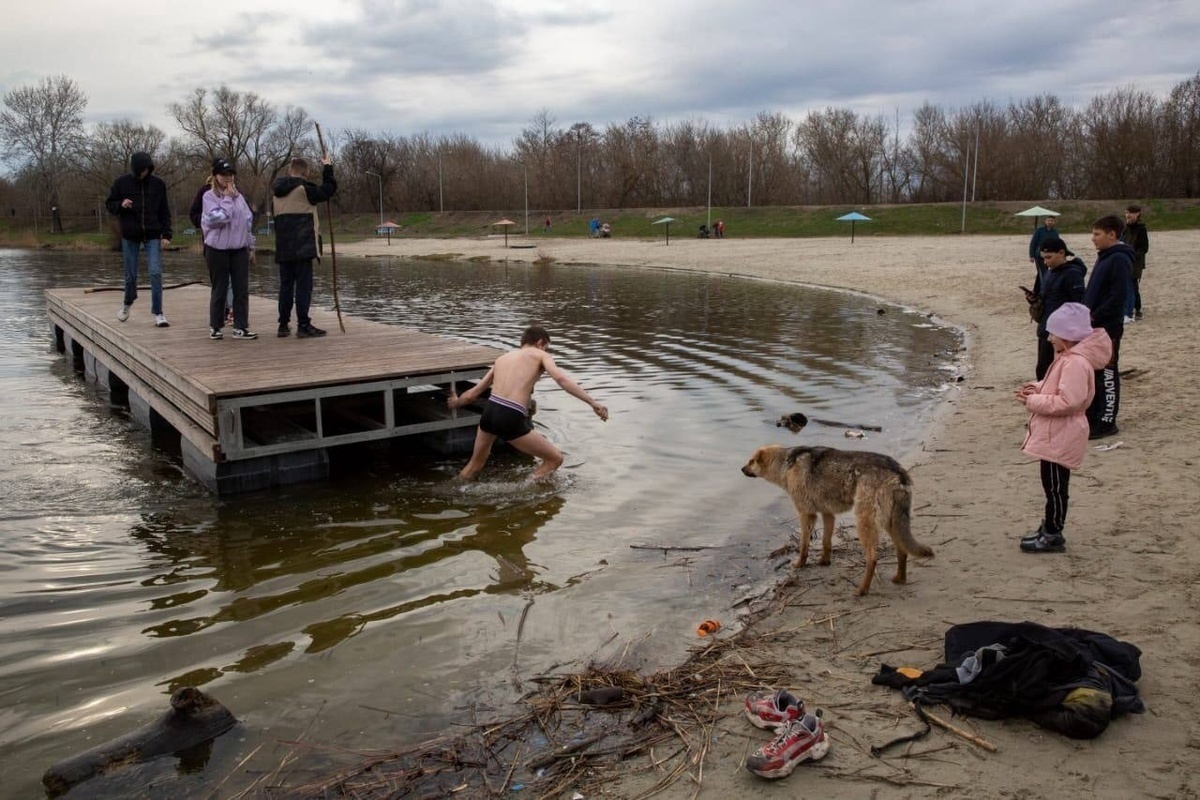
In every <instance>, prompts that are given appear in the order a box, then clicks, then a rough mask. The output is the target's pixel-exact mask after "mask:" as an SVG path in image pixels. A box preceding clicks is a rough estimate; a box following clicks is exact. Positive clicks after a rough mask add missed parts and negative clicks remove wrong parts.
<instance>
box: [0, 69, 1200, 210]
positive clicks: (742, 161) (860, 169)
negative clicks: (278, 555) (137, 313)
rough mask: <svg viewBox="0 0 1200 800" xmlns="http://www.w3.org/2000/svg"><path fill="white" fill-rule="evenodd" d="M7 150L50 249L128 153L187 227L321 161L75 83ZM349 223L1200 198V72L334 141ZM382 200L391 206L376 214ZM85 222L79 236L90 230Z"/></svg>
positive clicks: (210, 97)
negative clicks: (99, 112)
mask: <svg viewBox="0 0 1200 800" xmlns="http://www.w3.org/2000/svg"><path fill="white" fill-rule="evenodd" d="M3 103H4V110H3V112H2V113H0V145H2V146H3V148H4V150H3V152H4V157H5V159H6V161H7V163H8V164H9V166H10V175H9V177H8V178H7V179H4V180H3V182H0V204H2V205H0V208H3V209H4V210H5V211H6V212H7V213H6V214H5V216H9V217H14V218H18V219H21V220H24V221H26V222H27V221H28V220H29V218H31V217H35V218H40V219H42V220H44V222H43V224H47V225H49V226H51V227H53V228H54V229H56V230H62V228H63V224H64V220H68V221H69V222H70V225H71V227H72V228H79V227H81V226H84V225H87V224H100V225H102V224H103V221H102V217H103V214H102V211H101V210H100V208H99V203H100V201H101V200H102V199H103V197H104V196H105V195H106V194H107V191H108V188H109V185H110V184H111V182H112V180H113V178H114V177H115V176H116V175H118V174H120V173H122V172H124V171H127V170H128V164H129V157H130V155H131V154H132V153H134V152H136V151H138V150H144V151H147V152H150V153H151V154H153V155H154V157H155V161H156V164H157V165H158V169H157V174H159V175H160V176H161V177H163V178H164V179H165V180H166V181H167V183H168V185H169V186H171V187H172V199H173V203H174V205H175V206H176V211H177V212H179V213H182V212H183V211H184V210H185V207H186V205H187V204H188V203H189V202H190V199H191V196H192V194H193V192H194V191H195V189H196V188H197V187H198V186H199V185H200V183H201V182H202V181H203V180H204V179H205V178H206V177H207V175H208V171H209V165H210V164H211V161H212V159H213V158H215V157H218V156H222V157H227V158H232V159H234V161H235V162H236V163H237V165H238V169H239V175H238V180H239V184H240V185H241V186H242V188H243V190H244V191H245V192H246V194H247V195H248V196H249V197H250V198H252V200H253V202H254V205H255V206H256V207H257V209H258V210H259V211H260V212H261V211H265V210H266V208H267V206H268V202H269V187H270V185H271V183H272V182H273V181H274V179H275V178H276V177H277V176H278V175H279V174H280V173H281V172H282V170H283V169H284V168H285V166H286V164H287V162H288V160H290V159H291V158H292V157H293V156H295V155H304V156H307V157H309V158H310V159H316V158H319V155H320V153H319V149H318V146H317V141H316V136H315V129H314V123H313V120H312V119H310V118H309V116H308V114H307V113H306V112H305V110H304V109H302V108H296V107H291V106H288V107H279V106H276V105H274V104H272V103H270V102H269V101H267V100H266V99H264V98H262V97H260V96H259V95H257V94H255V93H254V92H239V91H236V90H233V89H231V88H229V87H228V86H220V87H217V88H215V89H204V88H197V89H195V90H193V91H192V92H191V93H190V94H188V95H187V96H186V97H184V98H182V99H181V100H180V101H178V102H174V103H171V104H170V105H169V106H168V111H169V113H170V116H171V118H172V119H173V120H174V122H175V123H176V125H177V130H176V132H175V133H174V135H170V136H169V135H168V134H167V133H166V132H164V131H162V130H161V129H159V128H157V127H156V126H153V125H145V124H142V123H138V122H134V121H132V120H120V121H116V122H105V123H100V124H97V125H95V126H93V127H91V128H90V129H88V128H87V127H86V126H85V124H84V121H83V117H84V112H85V111H86V108H87V96H86V95H85V94H84V93H83V91H82V90H81V89H80V88H79V86H78V85H77V84H76V83H75V82H74V81H73V80H72V79H71V78H69V77H67V76H62V75H60V76H55V77H51V78H46V79H43V80H42V81H41V82H39V83H37V84H33V85H29V86H24V87H20V88H17V89H14V90H12V91H9V92H8V93H6V94H5V95H4V98H3ZM324 133H325V138H326V143H327V145H329V147H330V149H331V150H332V151H333V153H334V158H335V169H336V171H337V175H338V181H339V183H340V186H341V189H340V191H339V193H338V195H337V198H336V205H337V206H338V207H339V209H340V210H342V211H347V212H358V213H364V212H371V211H378V210H380V201H381V199H382V206H383V209H386V211H387V213H395V212H399V211H404V212H421V211H430V212H436V211H480V210H489V209H491V210H501V209H509V210H511V209H520V208H522V207H523V206H524V205H525V204H526V202H528V205H529V208H531V209H535V210H539V211H540V210H547V211H565V210H571V209H575V208H581V209H596V208H605V209H625V208H637V207H654V208H666V207H673V206H703V205H707V204H709V203H710V202H711V204H712V205H714V206H745V205H754V206H763V205H789V206H790V205H812V204H824V205H835V204H843V205H868V204H880V203H906V202H914V203H929V202H945V201H954V200H960V199H962V198H963V196H964V193H966V194H967V195H968V196H969V197H971V198H972V199H978V200H994V201H998V200H1022V199H1028V200H1039V199H1051V200H1053V199H1059V198H1062V199H1081V200H1084V199H1102V198H1111V197H1134V198H1135V197H1160V198H1177V197H1185V198H1190V197H1195V196H1197V193H1200V72H1198V73H1197V74H1196V75H1195V76H1193V77H1191V78H1189V79H1187V80H1185V81H1182V82H1180V83H1179V84H1177V85H1176V86H1175V87H1173V88H1172V90H1171V92H1170V93H1169V94H1168V95H1167V96H1166V97H1160V96H1158V95H1155V94H1153V93H1151V92H1147V91H1142V90H1139V89H1137V88H1135V87H1132V86H1126V87H1119V88H1115V89H1113V90H1111V91H1109V92H1107V93H1106V94H1102V95H1098V96H1096V97H1094V98H1092V99H1091V101H1090V102H1088V103H1087V104H1086V105H1085V106H1084V107H1082V108H1070V107H1068V106H1066V105H1064V104H1063V103H1062V101H1061V100H1059V99H1058V98H1057V97H1055V96H1054V95H1052V94H1044V95H1039V96H1036V97H1031V98H1027V99H1024V100H1020V101H1013V102H1010V103H1009V104H1008V105H1005V106H1001V105H998V104H996V103H994V102H992V101H990V100H982V101H979V102H977V103H975V104H973V105H970V106H966V107H962V108H953V109H947V108H943V107H941V106H937V105H934V104H931V103H926V104H924V105H922V106H921V107H920V108H918V109H916V111H915V112H913V113H912V115H911V117H910V118H907V119H906V118H903V117H902V116H901V112H900V111H899V110H897V111H896V112H895V113H894V114H893V115H892V116H890V117H888V116H882V115H880V116H870V115H864V114H859V113H857V112H855V111H853V110H850V109H846V108H827V109H824V110H822V111H814V112H811V113H809V114H807V115H806V116H804V117H803V118H801V119H799V120H792V119H790V118H788V117H787V116H785V115H784V114H781V113H777V112H766V111H764V112H762V113H760V114H758V115H757V117H755V119H754V120H752V121H748V122H745V123H742V124H739V125H735V126H732V127H727V128H718V127H716V126H714V125H711V124H709V123H707V122H705V121H703V120H689V121H683V122H672V123H662V124H660V123H656V122H655V121H653V120H652V119H650V118H647V117H633V118H631V119H629V120H627V121H625V122H622V123H612V124H609V125H606V126H604V127H603V128H599V127H596V126H594V125H592V124H591V123H588V122H576V123H573V124H570V125H566V126H564V125H561V124H559V123H558V122H557V121H556V120H555V118H554V117H553V116H552V115H551V113H550V112H549V111H548V110H543V111H541V112H539V113H538V114H537V115H536V116H535V117H534V119H533V120H531V122H530V124H529V126H528V127H527V128H525V129H524V130H523V131H521V133H520V135H519V136H518V137H517V138H516V139H515V140H514V141H513V142H512V145H511V146H510V147H496V146H488V145H485V144H482V143H480V142H479V141H477V140H475V139H473V138H471V137H470V136H468V135H466V134H454V135H444V136H433V135H431V134H428V133H418V134H413V135H407V136H406V135H401V134H396V133H390V132H383V133H380V132H372V131H367V130H363V129H354V128H351V129H339V130H336V131H331V130H326V131H325V132H324ZM381 195H382V198H381ZM89 220H90V221H89Z"/></svg>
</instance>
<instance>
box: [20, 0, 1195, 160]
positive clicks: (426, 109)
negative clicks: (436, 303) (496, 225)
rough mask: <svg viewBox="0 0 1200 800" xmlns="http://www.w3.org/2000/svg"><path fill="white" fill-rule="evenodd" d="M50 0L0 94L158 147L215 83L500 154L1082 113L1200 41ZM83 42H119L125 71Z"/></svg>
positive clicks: (407, 3)
mask: <svg viewBox="0 0 1200 800" xmlns="http://www.w3.org/2000/svg"><path fill="white" fill-rule="evenodd" d="M152 1H153V0H126V2H127V5H128V9H127V10H128V11H129V13H130V14H136V13H138V12H139V9H140V8H141V6H142V4H143V3H145V4H148V3H149V2H152ZM64 2H73V3H78V6H77V8H78V12H77V13H76V14H75V15H74V16H75V17H80V18H86V19H81V20H74V18H72V20H73V21H76V22H77V24H75V25H71V26H53V27H51V26H45V25H42V24H40V22H37V19H38V18H37V16H36V15H34V14H32V13H30V14H27V15H25V16H24V17H19V13H20V12H19V10H18V17H19V18H18V20H17V22H15V23H13V24H10V25H8V26H7V27H6V28H5V29H0V48H3V50H4V52H6V53H7V54H8V55H9V59H8V61H7V63H9V64H12V65H17V64H19V65H21V66H20V68H19V71H18V69H17V68H16V67H10V68H9V69H8V70H5V69H3V68H0V86H7V87H13V86H18V85H23V84H26V83H29V82H32V81H33V80H36V79H37V78H40V77H42V76H44V75H50V74H56V73H59V72H65V73H66V74H68V75H71V76H73V77H75V78H76V79H77V80H78V81H79V82H80V84H81V85H82V86H83V88H84V89H85V91H87V92H88V93H89V96H90V97H91V98H92V100H93V102H92V105H90V106H89V112H90V114H91V116H92V118H95V119H112V118H114V117H119V116H130V117H132V118H134V119H143V120H146V121H152V122H154V123H155V124H159V125H160V126H162V127H164V128H166V129H168V130H173V126H172V124H171V121H170V120H169V119H166V118H164V117H165V108H166V104H167V103H169V102H171V101H178V100H181V99H183V98H184V97H186V96H187V95H188V93H189V92H190V91H191V90H192V89H193V88H195V87H199V86H204V87H212V86H215V85H218V84H220V83H227V84H229V85H230V86H231V87H233V88H235V89H238V90H239V91H254V92H257V93H258V94H259V95H261V96H262V97H264V98H265V99H267V100H269V101H270V102H272V103H274V104H276V105H278V106H286V105H300V106H303V107H304V108H305V109H306V110H307V111H308V112H309V113H310V114H311V115H312V116H314V117H315V118H318V119H320V120H321V121H322V123H323V124H325V125H327V126H330V127H357V128H365V129H368V130H378V131H388V132H394V133H411V132H418V131H430V132H432V133H435V134H437V133H465V134H467V135H470V136H475V137H477V138H479V139H480V140H481V141H485V142H487V143H492V144H500V145H507V144H508V143H510V142H511V141H512V139H513V138H514V137H516V136H518V135H519V134H520V131H521V129H522V128H524V127H526V126H527V125H528V124H529V121H530V119H531V118H532V117H533V116H534V115H535V114H536V113H538V111H539V110H541V109H543V108H545V109H548V110H549V111H550V113H551V114H552V115H553V116H554V117H555V118H556V119H557V121H558V123H559V124H560V125H562V126H564V127H565V126H568V125H570V124H571V123H573V122H577V121H586V122H590V123H592V124H593V125H595V126H597V127H600V128H603V127H604V126H606V125H607V124H609V123H613V122H615V123H621V122H623V121H625V120H627V119H629V118H630V117H631V116H634V115H638V116H648V117H652V118H654V119H656V120H659V121H672V120H681V119H697V120H709V121H713V122H714V123H716V124H721V125H726V124H737V123H738V122H741V121H749V120H751V119H752V118H753V117H754V115H755V114H757V113H758V112H759V111H781V112H783V113H786V114H788V115H789V116H791V117H792V118H793V119H799V118H800V117H801V116H802V115H803V114H804V113H805V112H807V111H809V110H815V109H821V108H824V107H826V106H838V107H849V108H853V109H855V110H856V111H859V112H860V113H863V112H865V113H883V114H886V115H888V116H891V114H893V113H895V111H896V109H897V108H898V109H899V111H900V113H901V115H902V117H903V116H907V115H909V114H911V113H912V112H913V111H914V110H915V109H916V107H917V106H919V105H920V104H921V103H923V102H925V101H929V102H932V103H935V104H937V105H941V106H943V107H947V108H952V107H961V106H965V105H968V104H971V103H975V102H978V101H980V100H990V101H992V102H994V103H996V104H998V105H1006V104H1007V103H1008V102H1010V101H1019V100H1021V99H1023V98H1026V97H1030V96H1034V95H1040V94H1044V93H1052V94H1055V95H1057V96H1058V97H1059V98H1061V99H1062V100H1063V101H1064V102H1065V103H1067V104H1070V105H1083V104H1085V103H1087V102H1088V101H1090V100H1091V99H1092V98H1093V97H1094V96H1096V95H1098V94H1101V93H1105V92H1108V91H1110V90H1112V89H1115V88H1118V87H1122V86H1128V85H1133V86H1136V88H1139V89H1144V90H1148V91H1152V92H1155V93H1157V94H1160V95H1163V94H1165V93H1166V92H1167V91H1168V90H1169V89H1170V88H1171V87H1172V86H1173V85H1175V84H1176V83H1178V82H1180V81H1181V80H1184V79H1186V78H1189V77H1191V76H1192V75H1194V74H1196V71H1197V66H1198V61H1197V59H1196V57H1195V55H1194V52H1195V42H1196V40H1197V39H1198V38H1200V3H1195V2H1184V1H1183V0H1141V1H1140V2H1139V3H1138V4H1136V5H1134V4H1130V3H1129V2H1128V1H1127V0H1120V1H1118V0H1057V1H1056V2H1055V3H1054V4H1053V5H1052V6H1047V5H1046V4H1045V2H1044V0H1006V2H1004V3H1003V4H999V5H996V4H993V5H991V6H980V5H978V4H974V3H964V2H961V0H910V1H909V2H904V3H897V2H893V1H892V0H886V1H885V0H859V1H858V2H857V3H843V4H817V3H813V2H802V3H797V2H795V0H740V2H737V3H730V2H727V0H655V2H653V3H650V2H645V0H571V2H560V0H542V2H539V3H527V2H524V0H359V2H357V3H354V2H351V3H337V4H328V5H326V6H321V7H319V8H318V7H308V8H306V6H305V5H303V4H295V3H285V2H283V0H259V3H258V4H256V5H255V6H254V8H255V9H256V11H255V12H253V13H243V14H240V15H239V14H237V13H236V12H226V13H223V14H218V15H213V14H211V13H208V12H207V11H204V10H203V9H199V8H193V7H180V8H179V10H178V14H179V15H180V19H179V20H178V24H176V25H174V26H171V27H170V28H166V29H159V30H155V31H153V34H150V33H148V32H146V31H141V32H138V33H136V34H135V35H134V36H133V38H128V30H127V25H126V24H125V23H122V22H121V21H119V20H115V19H112V18H111V15H107V14H105V13H102V12H101V11H99V10H98V7H96V6H94V4H90V3H85V2H84V1H83V0H64ZM22 20H24V21H22ZM214 20H215V21H214ZM97 40H99V41H108V40H113V41H124V42H125V45H124V47H123V50H122V52H121V58H120V59H115V58H106V57H103V56H101V55H100V54H99V51H97V50H96V48H95V47H94V42H95V41H97ZM130 64H138V65H142V66H143V67H144V68H139V69H136V70H132V71H131V70H130V69H129V68H128V67H129V65H130ZM138 102H141V103H143V104H144V107H143V108H141V110H140V113H138V108H137V103H138Z"/></svg>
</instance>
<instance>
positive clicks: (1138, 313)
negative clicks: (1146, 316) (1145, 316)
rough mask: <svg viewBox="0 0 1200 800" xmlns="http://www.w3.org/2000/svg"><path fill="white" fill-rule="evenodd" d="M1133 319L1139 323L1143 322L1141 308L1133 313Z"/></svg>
mask: <svg viewBox="0 0 1200 800" xmlns="http://www.w3.org/2000/svg"><path fill="white" fill-rule="evenodd" d="M1133 318H1134V319H1136V320H1137V321H1138V322H1141V321H1142V310H1141V309H1140V308H1139V309H1138V310H1137V311H1134V312H1133Z"/></svg>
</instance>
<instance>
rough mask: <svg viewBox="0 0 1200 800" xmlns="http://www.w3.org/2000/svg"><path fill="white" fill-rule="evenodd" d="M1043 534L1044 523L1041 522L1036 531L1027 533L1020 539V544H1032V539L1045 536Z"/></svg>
mask: <svg viewBox="0 0 1200 800" xmlns="http://www.w3.org/2000/svg"><path fill="white" fill-rule="evenodd" d="M1045 533H1046V523H1045V521H1043V522H1042V524H1041V525H1038V526H1037V530H1036V531H1030V532H1029V533H1027V534H1025V535H1024V536H1022V537H1021V544H1025V543H1026V542H1032V541H1033V540H1034V539H1040V538H1041V537H1042V536H1044V535H1045Z"/></svg>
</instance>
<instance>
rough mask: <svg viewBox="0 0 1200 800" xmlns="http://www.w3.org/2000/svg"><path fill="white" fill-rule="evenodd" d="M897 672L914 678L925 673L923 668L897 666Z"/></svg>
mask: <svg viewBox="0 0 1200 800" xmlns="http://www.w3.org/2000/svg"><path fill="white" fill-rule="evenodd" d="M896 672H899V673H900V674H901V675H903V676H904V677H906V678H912V679H914V680H915V679H917V678H919V677H921V675H922V674H924V671H923V670H919V669H917V668H916V667H897V668H896Z"/></svg>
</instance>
